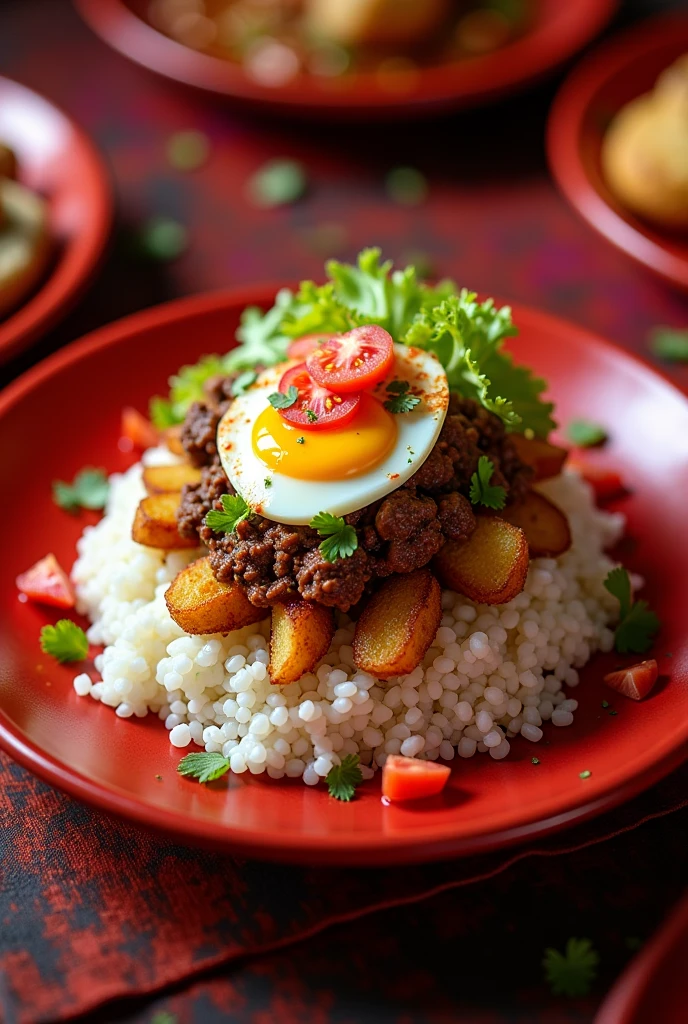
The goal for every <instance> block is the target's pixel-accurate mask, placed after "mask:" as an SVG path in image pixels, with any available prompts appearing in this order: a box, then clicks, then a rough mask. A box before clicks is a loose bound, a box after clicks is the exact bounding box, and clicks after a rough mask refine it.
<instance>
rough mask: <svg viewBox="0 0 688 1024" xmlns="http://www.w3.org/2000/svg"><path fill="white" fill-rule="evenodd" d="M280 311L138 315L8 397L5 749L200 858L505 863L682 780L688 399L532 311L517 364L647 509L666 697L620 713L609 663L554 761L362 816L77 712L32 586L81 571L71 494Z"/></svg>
mask: <svg viewBox="0 0 688 1024" xmlns="http://www.w3.org/2000/svg"><path fill="white" fill-rule="evenodd" d="M274 294H275V292H274V290H270V291H267V290H266V289H265V288H263V289H260V290H257V289H253V290H244V291H237V292H229V293H219V294H215V295H206V296H199V297H195V298H190V299H183V300H180V301H178V302H173V303H170V304H167V305H164V306H160V307H158V308H156V309H152V310H148V311H146V312H144V313H140V314H137V315H135V316H132V317H129V318H127V319H125V320H122V321H120V322H118V323H115V324H112V325H110V326H108V327H105V328H102V329H101V330H98V331H96V332H95V333H93V334H91V335H89V336H88V337H87V338H85V339H83V340H82V341H80V342H78V343H75V344H73V345H70V346H69V347H68V348H66V349H64V350H62V351H60V352H58V353H56V354H55V355H53V356H51V357H50V358H49V359H47V360H46V361H45V362H44V363H42V364H40V365H39V366H37V367H35V368H34V369H32V370H31V371H30V372H29V373H27V374H26V375H25V376H24V377H22V378H21V379H20V380H18V381H17V382H16V383H14V384H12V385H11V386H10V387H9V388H8V389H7V390H6V391H5V392H4V394H3V395H2V396H0V453H2V455H1V457H0V490H1V491H2V493H3V494H17V495H18V497H17V499H16V500H13V501H5V502H2V503H0V536H1V537H3V538H4V543H3V573H2V577H1V579H0V608H1V609H2V614H1V615H0V745H1V746H2V747H3V748H4V749H5V750H6V751H7V752H8V753H9V754H11V755H12V757H14V758H16V759H17V760H18V761H20V762H21V763H22V764H23V765H25V766H26V767H27V768H29V769H31V771H34V772H36V774H38V775H40V776H42V777H43V778H44V779H47V780H48V781H49V782H51V783H53V784H54V785H56V786H58V787H60V788H62V789H65V790H66V791H67V792H69V793H71V794H72V795H73V796H75V797H77V798H78V799H81V800H85V801H87V802H89V803H92V804H94V805H96V806H97V807H99V808H101V809H102V810H105V811H111V812H114V813H117V814H121V815H123V816H124V817H127V818H131V819H133V820H134V821H137V822H138V823H140V824H142V825H147V826H154V827H156V828H159V829H162V830H164V831H165V832H167V833H170V834H173V835H175V836H177V837H179V838H181V839H183V840H186V841H196V842H205V843H211V844H213V845H216V846H220V847H227V848H229V849H235V850H242V851H244V852H245V853H250V854H257V855H262V856H267V857H272V858H279V859H283V860H291V861H317V862H340V863H347V864H383V863H393V862H404V861H407V862H411V861H423V860H429V859H432V858H438V857H446V856H454V855H458V854H464V853H469V852H476V851H480V850H488V849H495V848H498V847H502V846H505V845H507V844H509V843H514V842H517V841H519V840H525V839H527V838H532V837H534V836H538V835H542V834H544V833H546V832H550V831H552V830H554V829H559V828H562V827H564V826H566V825H568V824H571V823H573V822H576V821H579V820H581V819H583V818H586V817H589V816H591V815H594V814H598V813H599V812H601V811H603V810H606V809H608V808H610V807H612V806H614V805H615V804H618V803H620V802H621V801H623V800H625V799H628V798H629V797H630V796H632V795H634V794H635V793H638V792H640V791H641V790H643V789H645V788H646V787H647V786H650V785H651V784H652V783H653V782H655V781H657V780H658V779H659V778H661V777H662V776H663V775H665V774H666V773H667V772H669V771H670V770H671V769H672V768H673V767H675V766H676V765H677V764H678V763H679V762H680V761H681V760H682V759H683V758H684V757H685V755H686V746H687V743H686V741H687V740H688V716H687V715H686V713H685V712H686V703H687V699H688V628H687V625H686V624H687V622H688V544H686V541H685V495H686V493H688V453H687V451H686V441H685V439H686V437H688V401H687V400H686V399H685V398H684V397H683V396H682V395H681V394H680V393H679V392H678V391H677V390H676V389H675V388H673V387H672V386H671V385H670V384H669V383H667V382H666V381H665V380H664V379H663V378H662V377H660V376H659V375H658V374H657V373H655V372H654V371H652V370H651V369H649V368H648V367H646V366H645V365H644V364H642V363H640V362H639V361H638V360H637V359H635V358H633V357H631V356H629V355H627V354H625V353H624V352H622V351H621V350H620V349H617V348H615V347H613V346H612V345H610V344H608V343H606V342H604V341H601V340H599V339H598V338H596V337H595V336H593V335H591V334H589V333H588V332H587V331H585V330H583V329H582V328H580V327H575V326H573V325H572V324H568V323H565V322H563V321H561V320H558V319H556V318H554V317H551V316H548V315H547V314H544V313H540V312H537V311H535V310H532V309H527V308H518V307H516V308H515V309H514V317H515V320H516V323H518V324H519V325H520V328H521V336H520V337H519V338H518V339H517V340H516V341H515V342H514V343H512V348H513V351H514V352H515V354H516V356H517V358H518V359H519V360H522V361H523V362H525V363H528V364H529V365H531V366H533V367H534V368H535V370H536V371H537V372H538V373H540V374H542V375H543V376H544V377H546V378H547V379H548V380H549V382H550V386H551V393H552V395H553V397H554V398H555V399H556V401H557V403H558V411H559V416H560V419H561V421H562V422H567V421H568V420H570V419H571V418H572V417H574V416H583V417H587V418H589V419H592V420H596V421H600V420H602V421H603V422H604V423H605V425H607V426H608V428H609V431H610V435H611V439H610V441H609V443H608V445H607V446H605V447H604V448H603V449H602V450H600V451H598V452H594V453H590V456H589V457H590V458H591V459H595V460H597V463H598V465H600V466H608V467H613V468H614V469H616V470H618V471H619V472H620V473H621V476H622V478H623V480H624V482H625V483H626V485H627V486H628V488H629V489H630V490H631V492H632V493H631V495H630V496H629V497H627V498H625V499H624V500H623V502H622V503H621V505H620V507H621V508H623V511H624V513H626V515H627V517H628V533H629V535H630V537H631V538H633V539H634V540H636V541H637V546H636V548H634V550H633V552H632V554H631V555H630V556H629V557H628V558H627V559H626V558H625V560H626V561H627V563H628V564H629V566H630V567H631V568H632V569H633V570H635V571H637V572H639V573H641V574H642V575H643V576H645V577H646V578H647V594H645V592H644V596H646V597H647V599H648V600H649V602H650V604H651V606H652V607H653V608H654V609H656V611H657V613H658V614H659V615H660V617H661V619H662V623H663V627H662V634H661V637H660V640H659V643H658V646H657V648H656V656H657V658H658V661H659V665H660V672H661V675H662V680H661V682H660V683H659V684H658V686H657V687H656V688H655V690H654V691H653V693H652V694H651V695H650V697H649V698H648V699H646V700H645V701H643V702H642V703H636V702H635V701H632V700H624V699H623V698H621V697H619V698H618V699H617V697H616V695H615V694H613V692H612V691H610V690H609V689H608V688H606V687H603V685H602V681H601V680H602V676H603V674H604V673H605V672H607V671H610V669H611V668H612V667H613V666H614V664H615V663H616V662H617V661H618V655H614V654H610V655H606V656H597V657H595V658H594V659H593V661H592V663H591V664H590V665H589V667H588V668H587V669H586V670H584V671H583V672H582V682H581V685H580V686H579V687H578V688H577V689H576V691H575V696H576V699H577V700H578V701H579V702H580V708H579V710H578V712H577V713H576V721H575V723H574V725H573V726H572V727H570V728H565V729H561V728H560V729H557V728H550V729H548V731H547V733H546V736H545V739H546V742H544V741H543V742H542V743H539V744H537V745H536V746H533V745H532V744H529V743H528V742H527V741H525V740H523V739H519V740H518V741H516V742H514V743H513V745H512V748H511V753H510V755H509V757H508V758H507V759H506V760H504V761H494V760H492V759H491V758H489V757H488V756H487V755H486V756H476V757H473V758H471V759H469V760H464V759H457V760H456V761H454V762H453V767H454V770H453V772H452V776H451V778H450V781H449V783H448V786H447V788H446V789H445V791H444V792H443V793H442V794H441V795H440V796H439V797H435V798H433V799H432V800H427V801H418V802H416V804H408V805H406V806H399V805H397V806H390V807H384V806H383V805H382V803H381V799H380V780H379V778H375V779H373V780H371V781H370V782H367V783H365V784H364V785H363V786H362V787H361V789H360V791H359V793H358V794H357V796H356V799H355V800H353V801H352V802H351V803H350V804H342V803H339V802H337V801H335V800H333V799H332V798H331V797H329V796H328V795H327V791H326V790H325V787H318V788H317V789H311V788H310V787H307V786H305V785H304V784H303V783H302V782H300V781H298V782H292V781H291V780H281V781H275V780H272V779H266V778H264V777H252V776H251V777H248V778H247V777H246V776H245V775H240V776H234V777H232V778H231V779H229V780H228V779H227V777H225V778H224V779H223V780H220V781H219V782H218V783H215V784H213V785H212V786H210V787H202V786H200V785H199V784H197V783H195V782H192V781H190V780H187V779H183V778H180V776H179V775H178V774H177V772H176V767H177V764H178V762H179V760H180V756H181V754H180V752H179V751H178V750H176V749H175V748H173V747H172V746H171V745H170V743H169V739H168V734H167V732H166V731H165V729H164V727H163V724H162V723H161V722H160V721H159V720H158V717H157V716H156V715H149V716H147V717H146V718H143V719H133V718H132V719H120V718H117V716H116V715H115V714H114V711H113V710H112V709H111V708H108V707H105V706H103V705H102V704H100V703H97V702H96V701H93V700H90V699H86V698H83V697H77V695H76V694H75V692H74V689H73V687H72V680H73V678H74V675H75V670H74V668H73V667H72V668H71V669H70V667H69V666H59V665H57V664H56V663H55V662H54V661H53V660H52V659H50V658H47V657H45V656H43V655H41V652H40V650H39V644H38V634H39V630H40V628H41V626H42V625H43V624H44V623H45V622H46V620H47V615H46V611H45V609H43V608H40V607H38V606H37V605H32V604H22V603H20V602H19V600H18V598H17V592H16V588H15V586H14V582H13V581H14V577H15V575H16V574H17V573H19V572H21V571H22V570H24V569H26V568H27V567H28V566H30V565H32V564H33V563H34V562H35V561H36V560H37V559H38V558H39V557H41V556H42V555H44V554H45V553H46V551H47V550H48V549H50V550H51V551H53V552H54V553H55V555H57V557H58V558H59V560H60V562H61V563H62V564H63V565H65V566H70V565H71V564H72V562H73V560H74V555H75V551H74V546H75V543H76V540H77V538H78V537H79V535H80V532H81V530H82V528H83V526H84V525H85V522H86V520H87V517H86V516H84V517H75V516H70V515H69V514H67V513H65V512H62V511H60V510H59V509H57V508H56V507H55V506H54V505H53V504H52V502H51V493H50V492H51V481H52V480H54V479H56V478H59V479H63V480H71V479H72V477H73V475H74V473H75V472H76V471H77V470H79V469H80V468H82V467H83V466H85V465H90V466H105V467H106V468H107V469H108V470H109V471H114V470H121V469H123V468H125V467H126V466H127V465H129V464H130V463H131V462H132V461H133V459H132V457H131V456H126V455H124V454H122V453H121V452H120V451H119V450H118V446H117V441H118V437H119V427H120V415H121V410H122V407H123V406H125V405H134V406H135V407H137V408H138V409H141V410H144V409H146V407H147V403H148V400H149V397H150V396H151V395H152V394H156V393H157V394H159V393H160V392H161V391H162V390H163V389H164V387H165V381H166V379H167V377H168V375H169V374H170V373H172V372H174V371H176V370H177V368H178V367H179V366H180V364H182V363H189V362H193V361H194V360H195V359H197V358H198V357H199V356H200V355H201V354H203V353H207V352H213V351H216V352H223V351H225V350H226V348H227V345H228V339H230V338H232V336H233V334H234V330H235V328H236V326H237V323H238V318H239V314H240V312H241V310H242V309H243V308H244V306H246V305H247V304H257V305H262V306H264V307H267V306H269V305H271V304H272V301H273V297H274ZM46 424H50V428H49V429H50V433H49V444H48V445H46ZM38 456H40V457H38ZM27 466H30V467H31V470H30V472H27ZM88 518H90V519H91V521H92V520H93V516H92V515H91V516H90V517H88ZM58 617H59V613H58V614H56V615H55V616H54V617H53V618H58ZM50 621H52V619H50ZM666 652H671V654H672V657H671V658H668V657H667V656H665V655H666ZM668 676H670V678H667V677H668ZM603 699H606V700H608V701H609V700H611V701H613V706H614V708H615V709H616V710H617V711H618V714H617V715H616V716H614V717H612V716H611V715H609V714H608V713H607V711H606V710H604V709H603V708H602V706H601V702H602V700H603ZM534 754H537V756H538V758H539V759H540V763H539V764H538V765H533V764H532V763H531V758H532V757H533V755H534ZM581 772H590V773H591V774H590V775H589V777H585V778H584V779H581V778H580V773H581ZM159 776H162V779H160V778H159Z"/></svg>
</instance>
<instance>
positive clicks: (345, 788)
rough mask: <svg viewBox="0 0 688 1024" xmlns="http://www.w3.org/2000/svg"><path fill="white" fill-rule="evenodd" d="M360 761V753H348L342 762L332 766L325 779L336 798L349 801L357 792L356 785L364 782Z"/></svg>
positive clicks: (331, 793)
mask: <svg viewBox="0 0 688 1024" xmlns="http://www.w3.org/2000/svg"><path fill="white" fill-rule="evenodd" d="M358 762H359V757H358V754H347V755H346V757H345V758H344V759H343V760H342V763H341V764H335V765H333V767H332V768H330V770H329V772H328V774H327V778H326V780H325V781H326V782H327V788H328V790H329V792H330V796H333V797H334V798H335V800H344V801H345V802H347V803H348V801H349V800H351V798H352V796H353V795H354V793H355V792H356V786H358V785H360V784H361V782H363V775H362V774H361V769H360V768H359V766H358Z"/></svg>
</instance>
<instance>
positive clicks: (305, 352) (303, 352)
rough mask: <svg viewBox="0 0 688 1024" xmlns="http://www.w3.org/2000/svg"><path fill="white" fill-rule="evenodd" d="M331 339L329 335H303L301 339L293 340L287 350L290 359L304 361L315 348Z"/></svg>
mask: <svg viewBox="0 0 688 1024" xmlns="http://www.w3.org/2000/svg"><path fill="white" fill-rule="evenodd" d="M330 337H331V335H330V334H304V336H303V337H302V338H295V339H294V341H292V343H291V345H290V346H289V348H288V349H287V355H288V356H289V358H290V359H305V358H306V356H309V355H310V354H311V352H313V351H314V350H315V349H316V348H320V346H321V345H322V343H323V342H324V341H327V340H328V339H329V338H330Z"/></svg>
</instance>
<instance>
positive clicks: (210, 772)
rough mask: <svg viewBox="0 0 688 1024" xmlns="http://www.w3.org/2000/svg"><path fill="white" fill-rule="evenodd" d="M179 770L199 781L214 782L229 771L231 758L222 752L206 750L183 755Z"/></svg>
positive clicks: (180, 772)
mask: <svg viewBox="0 0 688 1024" xmlns="http://www.w3.org/2000/svg"><path fill="white" fill-rule="evenodd" d="M177 771H178V772H179V774H180V775H188V776H189V777H190V778H192V779H198V781H199V782H213V780H214V779H219V778H220V777H221V776H222V775H224V774H225V773H226V772H228V771H229V759H228V758H226V757H223V756H222V754H209V753H208V752H207V751H205V750H204V751H201V752H199V753H197V754H187V755H186V757H183V758H182V759H181V761H180V762H179V764H178V765H177Z"/></svg>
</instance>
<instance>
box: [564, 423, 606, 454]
mask: <svg viewBox="0 0 688 1024" xmlns="http://www.w3.org/2000/svg"><path fill="white" fill-rule="evenodd" d="M566 436H567V437H568V439H569V441H572V442H573V444H575V445H577V446H578V447H579V448H594V447H595V446H596V445H599V444H604V442H605V441H606V440H607V436H608V435H607V431H606V430H605V429H604V427H602V426H600V424H599V423H592V422H591V421H590V420H571V422H570V423H569V425H568V427H567V428H566Z"/></svg>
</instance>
